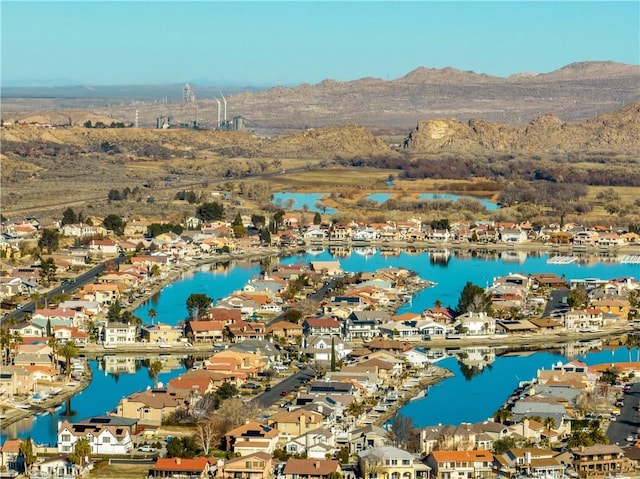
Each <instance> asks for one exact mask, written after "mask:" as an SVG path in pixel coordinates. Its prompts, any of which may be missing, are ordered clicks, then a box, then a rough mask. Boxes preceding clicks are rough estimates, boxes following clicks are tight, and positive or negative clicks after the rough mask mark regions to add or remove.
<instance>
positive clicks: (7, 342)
mask: <svg viewBox="0 0 640 479" xmlns="http://www.w3.org/2000/svg"><path fill="white" fill-rule="evenodd" d="M10 347H11V333H10V332H9V329H7V328H2V329H0V348H2V350H3V360H2V362H3V364H4V365H5V366H6V365H8V364H9V354H10V352H11V350H10Z"/></svg>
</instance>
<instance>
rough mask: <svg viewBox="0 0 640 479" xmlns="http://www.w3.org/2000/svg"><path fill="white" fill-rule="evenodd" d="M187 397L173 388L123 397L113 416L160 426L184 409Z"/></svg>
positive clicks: (149, 390) (150, 390) (151, 390)
mask: <svg viewBox="0 0 640 479" xmlns="http://www.w3.org/2000/svg"><path fill="white" fill-rule="evenodd" d="M184 403H185V397H184V395H183V394H181V393H180V392H179V391H177V390H174V389H173V388H156V389H147V390H146V391H142V392H136V393H133V394H131V395H130V396H128V397H123V398H122V399H121V400H120V402H119V403H118V405H117V407H116V410H115V411H114V412H113V416H116V417H124V418H129V419H135V420H136V421H138V422H139V423H140V424H148V425H151V426H159V425H161V424H162V422H163V421H164V420H166V419H167V418H169V417H170V416H171V415H172V414H173V413H174V412H176V410H177V409H180V408H183V407H184Z"/></svg>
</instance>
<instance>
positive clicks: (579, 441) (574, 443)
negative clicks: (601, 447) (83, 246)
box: [567, 431, 593, 449]
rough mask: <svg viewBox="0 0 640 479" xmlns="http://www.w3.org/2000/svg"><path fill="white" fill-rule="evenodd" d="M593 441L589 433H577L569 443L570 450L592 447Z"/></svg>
mask: <svg viewBox="0 0 640 479" xmlns="http://www.w3.org/2000/svg"><path fill="white" fill-rule="evenodd" d="M592 445H593V440H592V439H591V437H589V433H588V432H587V431H576V432H574V433H573V435H572V436H571V437H570V438H569V440H568V441H567V447H568V448H570V449H571V448H574V447H580V446H592Z"/></svg>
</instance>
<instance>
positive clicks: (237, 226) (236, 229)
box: [231, 213, 247, 238]
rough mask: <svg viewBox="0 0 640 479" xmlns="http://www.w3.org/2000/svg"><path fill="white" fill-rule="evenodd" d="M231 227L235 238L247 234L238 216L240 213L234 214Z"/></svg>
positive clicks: (240, 217)
mask: <svg viewBox="0 0 640 479" xmlns="http://www.w3.org/2000/svg"><path fill="white" fill-rule="evenodd" d="M231 227H232V228H233V234H234V235H235V237H236V238H242V237H243V236H245V235H246V234H247V229H246V228H245V227H244V225H243V224H242V216H240V213H238V214H236V217H235V218H234V220H233V222H232V223H231Z"/></svg>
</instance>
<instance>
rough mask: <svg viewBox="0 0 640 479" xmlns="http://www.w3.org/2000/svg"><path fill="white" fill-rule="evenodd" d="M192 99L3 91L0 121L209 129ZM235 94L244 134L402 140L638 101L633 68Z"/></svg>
mask: <svg viewBox="0 0 640 479" xmlns="http://www.w3.org/2000/svg"><path fill="white" fill-rule="evenodd" d="M195 90H196V98H197V102H196V104H185V103H182V102H181V95H182V85H171V86H154V87H135V86H134V87H109V88H107V87H76V88H73V87H65V88H61V89H58V88H45V89H42V88H33V89H30V88H3V91H2V94H3V112H2V117H3V119H4V120H5V121H12V120H15V119H22V118H25V117H27V116H29V114H33V112H35V111H38V112H47V111H57V112H58V113H62V115H61V116H63V117H64V116H67V117H68V118H71V122H72V123H75V122H76V121H79V120H74V117H75V116H76V115H75V113H73V110H82V111H85V112H87V111H90V112H91V113H93V114H95V115H101V116H104V117H107V118H113V119H115V120H118V121H124V122H126V123H129V122H131V123H132V122H133V121H134V118H135V112H136V110H137V111H138V115H139V122H140V125H141V126H147V127H152V126H155V124H156V119H157V118H158V117H160V116H170V117H171V118H172V122H173V123H174V124H178V123H188V122H191V121H194V120H196V119H197V121H198V122H199V124H200V125H201V127H204V128H213V127H215V126H216V122H217V115H218V104H217V102H216V101H215V99H213V97H214V96H217V97H218V98H220V95H219V90H218V88H217V87H215V88H213V87H209V88H207V87H199V86H198V85H195ZM239 90H242V89H237V88H236V89H235V90H231V89H227V90H226V92H225V97H226V99H227V118H229V119H230V118H232V117H234V116H242V117H243V118H244V119H245V122H246V125H247V127H248V128H249V129H250V130H253V131H255V132H258V133H262V134H268V135H271V134H278V133H286V132H290V131H294V130H300V129H305V128H309V127H315V128H318V127H330V126H340V125H352V124H357V125H363V126H366V127H369V128H373V129H376V128H379V129H382V130H385V129H386V130H395V131H403V130H405V131H407V132H408V131H409V130H411V129H413V128H415V126H416V125H417V124H418V122H420V121H425V120H430V119H441V118H451V119H456V120H460V121H465V122H466V121H468V120H470V119H478V120H485V121H491V122H496V123H500V124H508V125H525V124H528V123H529V122H531V121H532V120H533V119H535V118H538V117H540V116H541V115H543V114H548V113H552V114H554V115H556V116H557V117H558V118H559V119H561V120H563V121H568V122H573V121H581V120H586V119H589V118H594V117H596V116H597V115H600V114H602V113H606V112H611V111H614V110H618V109H620V108H622V107H623V106H624V105H628V104H630V103H632V102H635V101H638V100H640V66H639V65H626V64H620V63H615V62H583V63H573V64H571V65H567V66H565V67H563V68H560V69H558V70H556V71H553V72H551V73H546V74H530V73H523V74H517V75H512V76H510V77H507V78H499V77H492V76H489V75H485V74H477V73H474V72H467V71H460V70H456V69H454V68H444V69H432V68H422V67H421V68H417V69H416V70H414V71H412V72H410V73H408V74H407V75H405V76H403V77H401V78H398V79H395V80H390V81H386V80H382V79H378V78H362V79H359V80H354V81H350V82H338V81H334V80H324V81H322V82H320V83H318V84H316V85H308V84H302V85H299V86H296V87H293V88H287V87H274V88H270V89H268V90H264V91H255V90H253V91H239ZM59 97H62V98H59ZM164 98H166V100H164ZM165 101H166V102H165ZM61 110H65V111H64V112H63V111H61ZM67 113H69V114H67ZM72 113H73V114H72Z"/></svg>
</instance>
